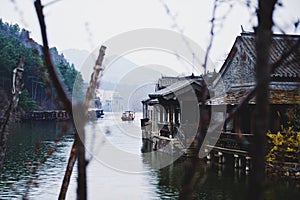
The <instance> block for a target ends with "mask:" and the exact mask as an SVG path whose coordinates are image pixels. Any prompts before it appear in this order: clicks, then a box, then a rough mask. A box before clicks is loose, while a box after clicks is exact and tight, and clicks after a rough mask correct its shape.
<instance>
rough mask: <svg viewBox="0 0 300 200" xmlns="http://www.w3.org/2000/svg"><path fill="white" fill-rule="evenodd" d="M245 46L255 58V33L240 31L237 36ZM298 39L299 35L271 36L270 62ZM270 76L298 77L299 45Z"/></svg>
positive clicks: (299, 64) (276, 58)
mask: <svg viewBox="0 0 300 200" xmlns="http://www.w3.org/2000/svg"><path fill="white" fill-rule="evenodd" d="M238 40H240V41H241V42H242V43H243V44H244V45H243V46H245V47H246V48H247V52H248V53H249V55H250V56H251V58H252V59H253V60H255V58H256V51H255V35H254V34H253V33H242V34H241V36H238V37H237V41H238ZM299 40H300V35H279V34H274V35H273V37H272V44H271V52H270V62H271V63H275V62H276V61H277V60H278V59H279V58H280V56H281V55H282V54H283V53H285V52H286V51H288V50H289V49H291V48H292V47H293V45H295V44H296V43H297V42H298V41H299ZM271 76H272V77H300V47H298V49H297V50H296V51H294V52H293V53H291V54H290V55H289V56H288V57H287V58H286V59H285V60H284V61H283V63H282V64H281V65H280V66H279V67H277V68H276V70H275V72H274V73H273V74H271Z"/></svg>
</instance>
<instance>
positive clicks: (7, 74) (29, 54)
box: [0, 19, 84, 109]
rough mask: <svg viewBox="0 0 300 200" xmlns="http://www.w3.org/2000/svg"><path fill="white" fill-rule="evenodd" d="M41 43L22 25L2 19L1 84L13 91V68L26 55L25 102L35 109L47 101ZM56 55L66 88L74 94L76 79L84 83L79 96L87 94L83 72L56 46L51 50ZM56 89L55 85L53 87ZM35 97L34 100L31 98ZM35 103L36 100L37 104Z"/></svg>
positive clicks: (55, 59)
mask: <svg viewBox="0 0 300 200" xmlns="http://www.w3.org/2000/svg"><path fill="white" fill-rule="evenodd" d="M40 49H41V46H40V45H38V44H37V43H36V42H34V41H33V40H32V39H31V38H29V32H28V31H26V30H24V29H22V30H20V28H19V26H18V25H16V24H15V25H10V24H8V23H3V22H2V20H1V19H0V55H1V56H0V83H1V87H3V88H2V89H4V90H5V91H7V92H9V91H10V90H11V88H10V87H11V82H12V80H11V79H12V71H13V69H14V68H15V67H16V66H17V62H18V58H19V56H20V55H24V57H25V65H24V69H25V70H24V73H23V81H24V87H25V89H26V92H25V94H26V96H24V97H23V98H25V99H23V101H24V102H22V103H24V108H25V107H26V109H27V108H31V109H33V108H35V106H36V104H40V105H41V104H43V102H42V101H43V99H45V98H44V97H45V96H46V92H45V89H46V88H45V84H44V79H45V78H46V77H45V73H44V68H43V61H42V60H43V58H42V56H41V55H40V54H39V50H40ZM50 51H51V53H52V58H53V60H54V62H55V64H56V67H57V69H58V71H59V74H60V77H61V79H62V81H63V83H64V84H65V87H66V89H67V90H68V91H69V92H70V93H72V90H73V85H74V82H75V80H77V82H80V83H81V85H79V84H78V86H77V88H76V92H75V95H77V96H78V97H81V98H82V96H84V95H83V91H82V85H83V79H82V76H81V74H80V72H78V71H76V69H75V68H74V66H73V65H70V64H69V63H68V62H67V61H66V60H65V59H64V57H63V55H59V54H58V51H57V49H56V48H55V47H53V48H51V49H50ZM51 90H52V91H53V88H52V89H51ZM25 94H24V95H25ZM30 99H31V101H30ZM34 102H35V103H34Z"/></svg>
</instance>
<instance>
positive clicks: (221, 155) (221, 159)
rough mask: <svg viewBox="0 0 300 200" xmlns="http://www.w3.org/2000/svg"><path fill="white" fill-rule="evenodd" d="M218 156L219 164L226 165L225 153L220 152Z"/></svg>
mask: <svg viewBox="0 0 300 200" xmlns="http://www.w3.org/2000/svg"><path fill="white" fill-rule="evenodd" d="M218 156H219V164H223V163H225V157H224V155H223V153H222V152H220V151H219V152H218Z"/></svg>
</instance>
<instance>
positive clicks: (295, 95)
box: [209, 33, 300, 133]
mask: <svg viewBox="0 0 300 200" xmlns="http://www.w3.org/2000/svg"><path fill="white" fill-rule="evenodd" d="M299 39H300V36H299V35H277V34H274V35H273V39H272V45H271V54H270V63H275V62H277V61H278V60H279V59H280V56H281V55H283V54H284V53H285V52H287V51H288V50H289V49H291V48H292V46H293V45H295V44H296V43H297V42H298V41H299ZM255 60H256V51H255V35H254V34H253V33H241V35H240V36H238V37H237V38H236V40H235V42H234V44H233V47H232V48H231V51H230V52H229V54H228V56H227V58H226V60H225V62H224V64H223V66H222V67H221V69H220V72H219V75H220V76H219V77H218V78H217V79H216V80H215V81H214V90H215V97H213V98H212V99H210V101H209V104H210V105H214V106H218V105H226V106H227V112H230V111H231V109H232V108H234V107H236V106H237V105H238V104H239V102H240V101H241V100H242V99H243V98H244V97H245V96H246V95H247V94H248V93H249V92H250V91H251V90H252V89H253V88H254V87H255V69H254V67H255ZM299 86H300V54H299V48H298V49H297V50H296V51H294V52H293V53H291V54H290V55H289V56H288V57H287V58H286V59H284V60H283V62H282V63H281V64H280V65H279V66H278V67H277V68H276V69H275V70H274V71H273V72H272V73H271V79H270V84H269V89H270V95H269V102H270V120H269V122H270V124H269V129H270V130H271V131H274V132H276V131H278V130H279V129H280V126H281V125H285V124H286V122H287V121H288V119H287V112H288V111H289V110H290V109H293V108H294V106H295V105H297V104H299V103H300V87H299ZM254 106H255V98H252V99H250V101H249V102H248V105H247V106H245V108H244V109H242V111H241V112H239V113H238V115H237V116H236V117H235V118H234V119H233V120H232V121H231V122H230V123H228V124H226V125H224V131H230V132H242V133H250V132H251V121H252V120H251V118H252V117H253V115H252V114H253V110H254Z"/></svg>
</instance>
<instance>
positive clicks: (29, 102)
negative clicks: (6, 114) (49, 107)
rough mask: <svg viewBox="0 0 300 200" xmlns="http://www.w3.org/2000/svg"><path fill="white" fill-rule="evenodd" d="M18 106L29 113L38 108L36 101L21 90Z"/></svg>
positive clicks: (25, 91)
mask: <svg viewBox="0 0 300 200" xmlns="http://www.w3.org/2000/svg"><path fill="white" fill-rule="evenodd" d="M19 106H20V107H21V108H22V109H23V110H25V111H30V110H34V109H37V108H38V105H37V103H36V101H34V100H33V99H32V98H30V97H29V93H28V91H27V90H26V89H25V90H23V91H22V93H21V95H20V100H19Z"/></svg>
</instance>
